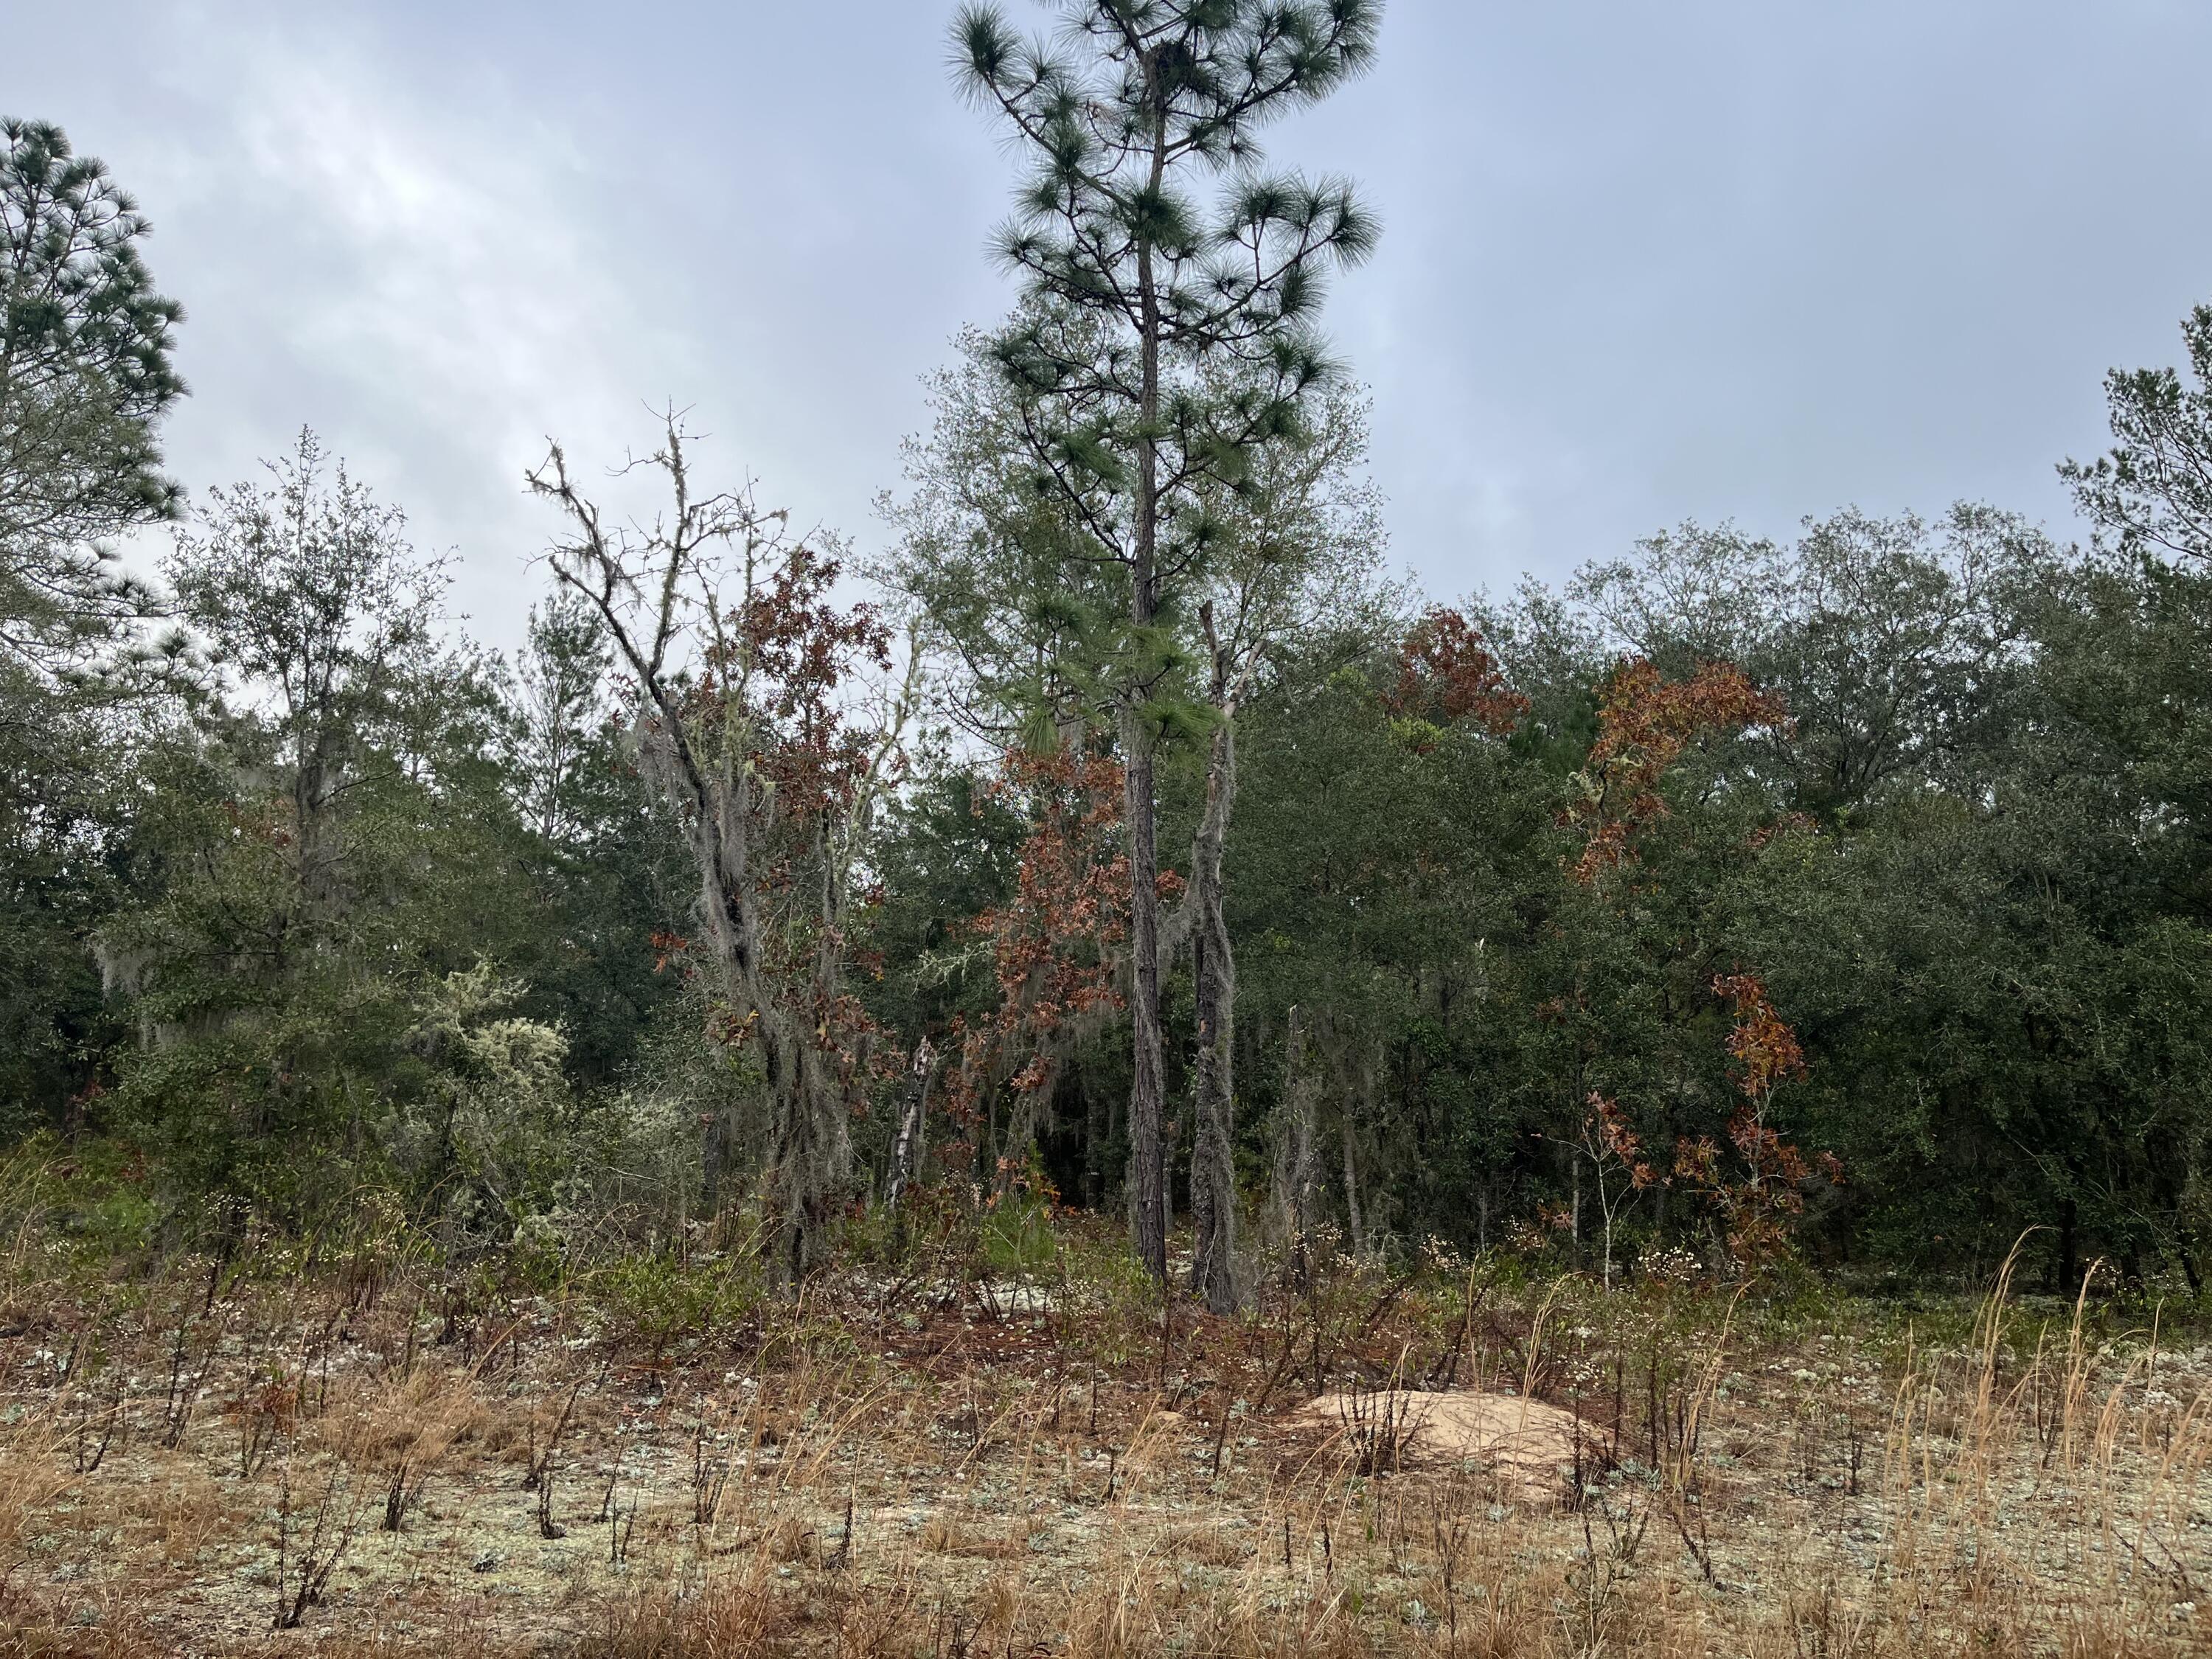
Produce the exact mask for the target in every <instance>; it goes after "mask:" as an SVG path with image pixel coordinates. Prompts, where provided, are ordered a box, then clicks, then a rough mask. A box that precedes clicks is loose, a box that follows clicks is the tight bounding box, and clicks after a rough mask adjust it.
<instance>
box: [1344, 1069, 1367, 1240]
mask: <svg viewBox="0 0 2212 1659" xmlns="http://www.w3.org/2000/svg"><path fill="white" fill-rule="evenodd" d="M1353 1139H1354V1130H1353V1127H1352V1109H1351V1106H1350V1105H1349V1103H1347V1104H1346V1107H1345V1111H1344V1209H1345V1220H1346V1223H1347V1224H1348V1225H1350V1227H1351V1229H1352V1259H1353V1260H1355V1261H1358V1260H1360V1259H1362V1258H1364V1256H1365V1255H1366V1254H1367V1229H1366V1227H1365V1225H1364V1224H1363V1223H1362V1222H1361V1220H1360V1217H1359V1166H1358V1164H1356V1163H1354V1162H1353V1161H1352V1141H1353Z"/></svg>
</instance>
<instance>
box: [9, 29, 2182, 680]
mask: <svg viewBox="0 0 2212 1659" xmlns="http://www.w3.org/2000/svg"><path fill="white" fill-rule="evenodd" d="M948 9H949V5H948V4H940V3H939V0H849V3H845V4H841V5H836V6H826V5H825V6H814V7H805V8H799V7H788V6H778V7H768V6H759V5H750V4H740V5H735V6H730V5H720V6H710V5H704V4H700V5H692V6H676V5H661V6H629V7H621V8H610V7H591V8H586V7H583V6H578V5H574V4H567V3H546V4H542V5H532V6H522V5H519V4H506V3H494V4H481V5H474V6H470V7H466V8H458V7H450V6H431V5H427V4H416V3H389V4H384V5H378V6H368V7H360V8H356V9H352V10H350V11H348V12H345V13H343V14H339V13H337V12H336V11H334V10H333V11H322V10H311V9H307V8H301V7H296V6H295V7H284V8H280V7H276V6H261V5H246V4H239V5H225V6H206V7H200V8H184V7H178V6H175V5H172V4H165V3H154V0H143V3H125V0H81V3H79V4H77V5H75V6H73V7H70V8H59V7H50V8H46V9H43V10H41V11H39V12H36V13H33V14H32V15H29V16H27V17H17V18H14V19H11V21H10V24H9V32H10V50H9V53H8V56H7V58H6V59H5V60H4V62H0V107H3V108H6V109H8V110H10V111H13V112H21V113H25V114H34V115H38V116H41V117H44V118H50V119H54V120H58V121H59V122H61V123H62V124H64V125H65V126H67V127H68V128H69V129H70V132H71V134H72V136H73V137H74V138H75V139H76V141H77V143H79V145H80V146H81V147H82V149H86V150H88V151H90V152H92V153H94V154H98V155H102V156H104V157H106V159H107V160H108V161H109V162H110V163H111V164H112V166H113V167H114V168H115V170H116V172H117V173H118V175H119V176H120V177H121V178H122V179H123V180H124V181H125V184H126V185H129V186H130V187H131V189H133V190H134V191H136V192H137V194H138V195H139V197H141V199H142V201H143V204H144V206H145V207H146V208H147V210H148V211H149V213H150V214H151V215H152V216H153V217H154V219H155V224H156V227H157V234H156V237H155V242H154V244H153V246H152V247H151V248H150V249H149V258H150V261H151V263H152V264H153V266H154V268H155V272H156V275H157V276H159V278H160V280H161V282H162V283H163V284H164V285H165V286H166V287H167V288H168V289H170V291H172V292H173V293H174V294H176V295H178V297H179V298H180V299H182V300H184V301H185V303H186V305H187V307H189V309H190V311H191V321H190V323H189V324H188V325H187V326H186V328H185V331H184V335H183V340H184V353H183V355H184V362H185V370H186V373H187V374H188V375H189V376H190V377H191V380H192V381H193V384H194V386H195V393H196V395H195V396H194V398H192V399H191V402H190V404H189V405H188V406H187V407H186V408H185V410H183V411H182V412H181V413H180V414H179V416H177V418H176V420H175V422H174V424H173V429H172V431H171V435H170V450H171V455H172V459H173V464H174V465H175V467H176V469H177V470H178V471H179V474H180V475H181V476H183V477H185V479H186V480H187V482H189V483H191V484H192V485H193V486H194V487H195V488H196V489H197V488H202V487H204V486H205V485H207V484H210V483H219V482H223V481H225V480H228V479H230V478H233V477H239V476H241V475H242V474H244V473H245V472H246V471H248V470H250V468H251V467H252V463H253V460H254V459H255V458H256V457H257V456H259V455H263V454H267V453H271V452H273V451H274V450H276V449H277V448H279V447H282V446H283V443H284V442H285V441H286V439H287V437H288V436H289V433H290V432H291V431H292V430H293V429H295V428H296V427H297V426H298V425H299V424H300V423H301V422H310V423H312V424H313V425H315V426H316V427H317V428H319V429H320V430H321V431H323V432H324V434H325V436H326V437H327V438H328V439H329V441H331V444H332V445H333V447H336V448H337V449H338V450H339V451H340V452H341V453H344V454H346V455H347V456H349V458H350V459H351V460H352V461H353V462H354V464H355V465H356V470H357V471H360V472H361V473H362V475H363V476H365V477H368V478H369V479H371V480H372V481H373V482H374V483H375V484H376V486H377V487H378V488H379V489H380V492H381V493H382V494H384V495H386V497H387V498H389V499H392V500H395V501H400V502H402V503H404V505H405V506H406V507H407V508H408V509H409V511H410V515H411V517H412V519H413V520H414V523H415V526H416V532H417V536H418V539H420V540H421V541H422V543H423V544H425V545H428V546H436V547H443V546H448V545H450V546H454V547H457V548H458V549H459V550H460V551H461V553H462V555H463V557H464V568H465V577H464V580H463V583H462V586H461V591H460V599H461V603H462V606H463V608H465V609H466V610H468V611H471V612H473V613H474V614H475V616H476V618H477V626H478V628H479V629H480V631H482V632H483V633H484V634H485V635H487V636H488V637H489V638H492V639H494V640H495V641H499V640H505V639H507V638H510V637H512V635H513V627H514V623H515V622H516V620H517V619H518V618H519V617H520V612H521V610H522V608H523V606H524V605H525V604H526V601H527V599H528V597H529V596H530V595H531V593H532V592H534V591H535V588H536V586H537V579H536V577H535V576H534V575H532V574H531V573H529V571H528V570H527V568H526V562H525V561H526V557H527V556H528V555H529V554H530V553H531V552H532V551H533V550H535V548H536V547H537V546H538V543H539V540H540V538H542V537H543V535H544V532H545V529H546V523H545V520H544V518H543V517H542V516H541V515H540V513H538V510H537V509H535V508H534V507H532V506H531V505H530V504H529V503H527V502H526V501H524V500H523V499H522V497H521V495H520V471H521V469H522V468H523V467H524V466H525V465H526V464H527V463H529V462H530V461H531V460H532V459H535V457H536V454H537V452H538V448H539V447H540V446H541V444H542V442H543V439H544V435H546V434H547V433H549V432H550V433H554V434H557V435H561V436H562V437H563V438H564V439H565V440H566V441H568V443H569V444H570V447H571V449H572V452H574V453H576V454H577V455H579V457H592V458H607V459H612V458H614V457H616V456H617V455H618V453H620V451H621V449H622V448H623V446H624V445H625V444H626V443H630V442H641V441H645V440H646V439H647V438H648V437H649V423H648V420H647V416H646V414H645V411H644V407H643V406H644V404H647V403H658V402H659V401H661V400H663V399H673V400H674V401H676V402H678V403H679V404H690V405H691V406H692V407H693V408H694V409H695V410H696V417H695V418H696V422H697V423H698V424H699V425H700V426H702V428H705V429H707V430H708V431H711V432H712V433H714V435H715V441H714V445H713V447H712V449H711V451H710V455H711V464H712V465H714V467H716V468H718V469H720V471H724V472H725V473H726V474H727V475H730V476H735V475H738V474H739V473H741V472H744V471H750V472H752V473H754V474H757V476H758V477H760V478H761V480H762V483H763V493H764V495H766V496H767V497H769V498H770V499H773V500H775V501H782V502H786V503H788V504H789V505H790V506H791V507H793V510H794V512H795V513H796V514H797V516H798V517H799V519H801V520H810V521H811V520H821V521H826V522H828V523H830V524H833V525H836V526H841V527H842V528H844V529H846V530H848V531H849V532H854V533H855V534H856V535H858V536H859V537H860V539H861V540H862V541H863V542H866V541H867V540H869V539H870V538H872V535H873V534H874V533H875V527H874V526H873V523H872V518H871V514H870V507H869V503H870V501H871V500H872V496H873V494H874V492H875V491H876V490H877V489H879V488H881V487H883V486H884V485H885V484H889V483H894V482H895V481H896V472H897V441H898V439H899V437H900V435H902V433H904V432H907V431H910V430H912V429H913V428H915V426H917V425H918V424H919V423H920V422H921V420H922V418H923V408H922V404H921V395H920V392H919V389H918V386H917V384H916V382H917V377H918V376H919V375H921V374H922V373H923V372H924V371H926V370H927V369H928V368H930V367H932V366H933V364H935V363H937V362H940V361H942V360H943V358H944V357H945V355H946V344H945V343H946V340H947V338H948V337H949V336H950V335H951V333H952V331H954V330H955V329H956V328H957V327H958V326H959V325H960V324H962V323H963V322H964V321H970V320H987V319H989V318H990V317H992V316H994V314H996V313H998V312H999V311H1000V309H1001V308H1002V307H1003V305H1004V303H1005V301H1006V289H1005V285H1004V283H1003V282H1002V281H1001V279H1000V276H998V274H997V273H995V272H994V271H993V270H990V269H989V267H988V266H987V264H986V262H985V260H984V258H983V254H982V251H981V250H982V246H983V241H984V238H985V236H986V234H987V231H988V229H989V227H990V226H991V224H992V223H993V222H994V220H995V219H996V218H997V216H998V215H999V214H1000V210H1001V207H1002V204H1003V202H1004V200H1005V195H1006V184H1007V179H1008V176H1009V175H1008V168H1007V165H1006V161H1005V159H1004V157H1003V156H1002V155H1001V154H1000V151H999V149H998V146H997V143H996V140H995V137H994V135H993V133H992V132H991V131H990V130H989V129H988V127H987V125H985V123H984V122H983V121H982V119H981V117H979V116H978V115H976V114H975V112H972V111H970V110H969V109H967V108H965V107H963V106H962V105H961V104H960V103H959V102H958V101H957V99H956V98H955V97H954V96H953V94H952V93H951V90H950V88H949V86H948V84H947V81H946V77H945V72H944V70H943V67H942V61H943V48H942V42H941V34H940V31H941V29H942V27H943V21H944V15H945V12H946V11H947V10H948ZM1014 9H1016V10H1017V12H1019V11H1020V10H1022V9H1024V8H1022V7H1020V6H1019V5H1017V6H1016V7H1015V8H1014ZM1038 16H1039V17H1040V19H1042V13H1039V14H1038ZM2208 61H2212V11H2208V10H2207V9H2205V8H2203V7H2202V6H2200V5H2196V4H2188V3H2179V0H2177V3H2158V0H2100V3H2098V4H2095V5H2083V4H2080V3H2070V4H2062V3H2058V0H1915V3H1901V0H1854V3H1852V4H1850V5H1848V6H1839V5H1833V4H1829V5H1813V4H1808V3H1788V0H1783V3H1776V0H1759V3H1753V0H1727V3H1723V0H1670V3H1668V4H1667V5H1664V6H1659V5H1653V4H1650V3H1633V0H1603V3H1601V0H1579V3H1578V0H1557V3H1548V4H1543V5H1537V4H1533V3H1513V4H1506V3H1499V4H1492V5H1470V4H1462V3H1447V0H1395V4H1393V5H1392V6H1391V8H1390V9H1389V14H1388V19H1387V22H1386V27H1385V31H1384V38H1383V63H1382V65H1381V67H1380V69H1379V70H1378V71H1377V73H1376V74H1375V75H1374V76H1371V77H1370V78H1369V79H1368V80H1366V81H1365V82H1362V83H1360V84H1359V85H1358V86H1356V87H1354V88H1352V89H1350V90H1349V91H1347V92H1346V93H1344V94H1340V96H1339V97H1338V98H1337V99H1336V100H1333V101H1332V102H1331V104H1329V105H1328V106H1325V107H1323V108H1322V109H1320V110H1318V111H1316V112H1311V113H1310V114H1309V115H1305V116H1302V117H1299V118H1297V119H1296V121H1295V122H1294V123H1293V124H1292V125H1289V126H1286V127H1285V128H1283V129H1282V130H1280V131H1279V132H1278V133H1277V134H1276V135H1274V137H1275V143H1276V147H1277V152H1278V155H1279V156H1280V157H1281V158H1282V159H1285V160H1288V161H1296V162H1297V163H1299V164H1301V165H1307V166H1310V167H1316V168H1323V169H1327V170H1329V171H1342V172H1348V173H1352V174H1353V175H1354V176H1355V177H1357V178H1358V179H1360V180H1361V182H1362V183H1363V185H1364V187H1365V188H1366V190H1367V191H1368V193H1369V195H1370V197H1371V198H1372V199H1373V201H1374V202H1375V203H1376V205H1377V206H1378V207H1379V208H1380V210H1381V211H1382V213H1383V219H1384V223H1385V236H1384V240H1383V248H1382V251H1381V252H1380V254H1379V256H1378V257H1377V258H1376V260H1375V262H1374V263H1373V264H1371V265H1370V266H1369V267H1368V268H1367V269H1365V270H1361V271H1358V272H1355V273H1353V274H1352V275H1351V276H1348V277H1347V278H1346V279H1345V280H1344V281H1343V282H1342V283H1340V287H1339V290H1338V293H1337V295H1336V297H1335V300H1334V304H1333V307H1332V319H1333V325H1334V329H1335V331H1336V334H1337V337H1338V339H1339V342H1340V346H1341V349H1342V350H1343V352H1344V354H1345V355H1346V356H1347V357H1348V358H1349V359H1350V361H1351V362H1352V365H1353V367H1354V368H1355V370H1356V371H1357V372H1358V374H1360V375H1361V376H1362V377H1363V378H1364V379H1365V380H1368V381H1370V383H1371V384H1372V386H1374V389H1375V393H1376V423H1377V425H1376V440H1377V442H1376V467H1377V471H1378V475H1379V477H1380V479H1381V482H1382V483H1383V486H1384V488H1385V489H1386V490H1387V491H1388V493H1389V495H1390V497H1391V499H1392V504H1393V505H1392V512H1391V522H1392V526H1393V530H1394V534H1395V547H1396V552H1397V554H1398V556H1400V557H1401V558H1403V559H1405V560H1407V562H1410V563H1412V564H1413V566H1414V567H1415V568H1417V569H1418V570H1419V573H1420V574H1422V576H1423V577H1424V578H1425V580H1427V581H1428V582H1429V583H1430V584H1431V586H1434V587H1436V588H1437V589H1439V590H1442V591H1446V592H1453V591H1460V590H1463V589H1466V588H1468V587H1471V586H1477V585H1489V586H1502V585H1505V584H1508V583H1510V581H1511V580H1513V579H1514V577H1515V576H1516V574H1517V573H1518V572H1519V571H1520V570H1522V568H1535V569H1537V570H1539V571H1541V572H1545V573H1557V572H1559V571H1561V570H1563V569H1565V568H1567V567H1569V566H1571V565H1572V564H1573V563H1575V562H1578V561H1579V560H1581V559H1583V558H1586V557H1589V556H1594V555H1599V554H1605V553H1611V552H1614V551H1618V550H1620V548H1621V547H1622V546H1624V545H1625V544H1626V542H1627V541H1628V540H1629V539H1631V538H1633V537H1635V536H1637V535H1638V534H1641V533H1644V532H1647V531H1649V530H1651V529H1654V528H1656V527H1658V526H1662V525H1664V524H1667V523H1670V522H1672V521H1674V520H1677V519H1679V518H1681V517H1683V516H1685V515H1690V514H1694V515H1697V516H1700V517H1704V518H1707V519H1717V518H1722V517H1734V518H1736V519H1738V520H1740V521H1741V522H1743V523H1744V524H1746V525H1747V526H1751V527H1753V528H1757V529H1761V530H1768V531H1786V530H1787V529H1788V528H1789V527H1790V526H1791V525H1792V524H1793V523H1794V522H1795V521H1796V519H1797V518H1798V517H1799V516H1800V515H1802V514H1803V513H1814V512H1825V511H1827V510H1830V509H1832V508H1833V507H1838V506H1840V505H1842V504H1844V503H1845V502H1847V501H1856V502H1858V503H1861V504H1863V505H1864V506H1866V507H1869V508H1872V509H1875V510H1881V511H1890V510H1896V509H1899V508H1902V507H1919V508H1923V509H1934V508H1936V507H1941V506H1942V504H1943V503H1944V502H1946V501H1948V500H1950V499H1951V498H1953V497H1954V496H1960V495H1968V496H1976V497H1983V498H1987V499H1990V500H1994V501H1998V502H2000V503H2002V504H2005V505H2009V506H2014V507H2020V508H2021V509H2023V510H2026V511H2028V512H2030V513H2034V514H2037V515H2039V516H2043V517H2046V518H2049V519H2051V520H2053V521H2054V522H2055V523H2056V524H2057V526H2058V527H2060V528H2061V529H2066V528H2068V526H2066V525H2065V523H2064V519H2063V515H2064V513H2065V502H2064V499H2063V495H2062V494H2061V493H2060V491H2059V490H2058V489H2057V485H2056V483H2055V482H2054V480H2053V478H2052V476H2051V465H2052V463H2053V462H2054V461H2056V460H2057V459H2058V458H2059V457H2060V456H2062V455H2063V454H2065V453H2069V452H2070V453H2086V452H2088V451H2090V450H2093V449H2094V448H2095V447H2098V444H2099V442H2100V428H2101V414H2102V404H2101V394H2100V389H2099V385H2098V382H2099V379H2100V375H2101V374H2102V372H2103V371H2104V369H2105V368H2107V367H2108V366H2110V365H2112V364H2113V363H2116V362H2130V363H2132V362H2161V361H2167V360H2170V359H2171V358H2172V356H2173V355H2174V350H2175V337H2174V334H2173V325H2174V322H2175V320H2176V319H2177V318H2178V317H2179V314H2180V313H2181V312H2182V311H2183V310H2184V309H2185V308H2186V307H2187V306H2188V305H2190V304H2191V303H2192V302H2193V301H2197V300H2198V299H2201V298H2208V297H2212V219H2208V216H2207V215H2206V214H2205V213H2204V212H2203V210H2202V208H2201V207H2200V206H2199V205H2198V203H2199V200H2200V198H2201V185H2200V184H2199V181H2201V180H2202V179H2203V178H2204V177H2205V176H2207V173H2208V171H2212V109H2208V106H2206V105H2205V103H2204V101H2203V99H2202V97H2201V96H2200V95H2199V93H2198V88H2197V82H2198V80H2199V78H2200V75H2201V69H2202V66H2203V64H2205V63H2206V62H2208Z"/></svg>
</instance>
